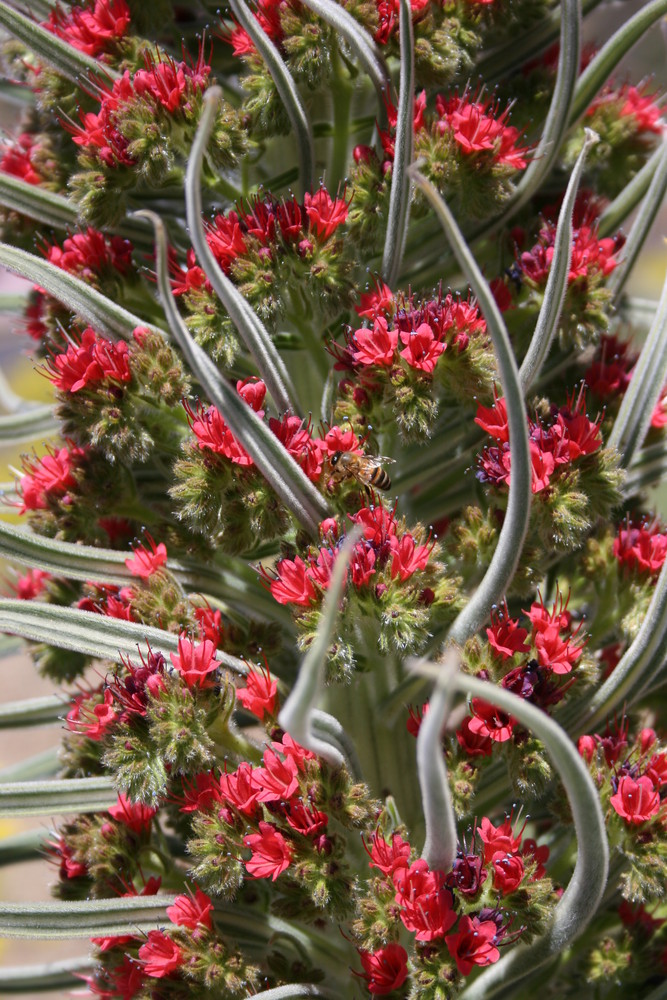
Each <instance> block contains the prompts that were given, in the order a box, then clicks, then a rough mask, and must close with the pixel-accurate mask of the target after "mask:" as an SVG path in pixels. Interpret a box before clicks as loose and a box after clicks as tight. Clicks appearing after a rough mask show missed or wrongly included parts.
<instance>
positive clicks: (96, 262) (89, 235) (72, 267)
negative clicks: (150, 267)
mask: <svg viewBox="0 0 667 1000" xmlns="http://www.w3.org/2000/svg"><path fill="white" fill-rule="evenodd" d="M132 249H133V247H132V244H131V243H130V241H129V240H125V239H123V237H122V236H106V235H105V234H104V233H100V232H98V230H96V229H93V228H92V227H91V226H88V228H87V229H86V231H85V233H74V234H73V235H72V236H68V237H67V239H66V240H65V241H64V243H63V245H62V247H60V246H58V244H57V243H54V244H48V243H45V244H44V253H45V255H46V259H47V260H48V262H49V263H50V264H54V265H55V266H56V267H59V268H61V270H63V271H67V273H68V274H74V275H76V277H77V278H81V280H82V281H87V282H88V283H89V284H92V285H94V284H97V279H98V278H103V277H105V276H107V275H114V274H115V275H121V276H122V277H125V276H126V275H128V274H129V273H130V271H131V270H132V267H133V264H132Z"/></svg>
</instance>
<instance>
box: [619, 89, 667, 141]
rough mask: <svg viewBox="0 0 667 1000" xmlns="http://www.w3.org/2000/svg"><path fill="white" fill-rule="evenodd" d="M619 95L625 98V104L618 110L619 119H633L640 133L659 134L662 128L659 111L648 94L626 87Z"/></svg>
mask: <svg viewBox="0 0 667 1000" xmlns="http://www.w3.org/2000/svg"><path fill="white" fill-rule="evenodd" d="M621 95H622V96H623V97H624V98H625V103H624V104H623V106H622V108H621V110H620V117H621V118H630V117H632V118H634V119H635V122H636V123H637V129H638V130H639V131H641V132H655V133H656V134H660V132H661V131H662V126H661V122H660V116H661V110H660V107H659V106H658V105H657V104H655V103H654V101H653V98H652V97H651V95H649V94H642V92H641V90H639V89H638V88H637V87H627V88H623V89H622V90H621Z"/></svg>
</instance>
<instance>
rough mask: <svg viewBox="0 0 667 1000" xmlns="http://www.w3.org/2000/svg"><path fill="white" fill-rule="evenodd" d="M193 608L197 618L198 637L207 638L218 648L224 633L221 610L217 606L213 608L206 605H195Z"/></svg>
mask: <svg viewBox="0 0 667 1000" xmlns="http://www.w3.org/2000/svg"><path fill="white" fill-rule="evenodd" d="M193 610H194V616H195V618H196V619H197V625H198V626H199V634H200V637H201V638H202V639H208V640H209V641H210V642H212V643H213V645H214V646H215V648H216V649H218V648H219V646H220V645H221V643H222V639H223V636H224V633H225V628H224V625H223V624H222V612H221V611H220V609H219V608H216V609H215V610H213V608H211V607H209V606H208V605H206V607H201V606H199V607H195V608H194V609H193Z"/></svg>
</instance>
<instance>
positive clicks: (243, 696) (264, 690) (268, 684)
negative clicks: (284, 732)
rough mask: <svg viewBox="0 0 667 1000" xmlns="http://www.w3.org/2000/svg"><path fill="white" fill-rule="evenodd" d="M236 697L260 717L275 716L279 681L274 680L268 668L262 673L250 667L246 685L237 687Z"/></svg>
mask: <svg viewBox="0 0 667 1000" xmlns="http://www.w3.org/2000/svg"><path fill="white" fill-rule="evenodd" d="M236 698H237V700H238V701H240V702H241V704H242V705H243V707H244V708H246V709H247V710H248V711H249V712H252V714H253V715H256V716H257V718H258V719H263V718H264V716H265V715H270V716H274V715H275V714H276V706H277V703H278V682H277V681H274V680H272V678H271V675H270V674H269V671H268V670H267V669H266V668H264V669H263V670H262V672H261V673H257V671H256V670H253V669H250V670H249V671H248V673H247V675H246V686H245V687H242V688H237V689H236Z"/></svg>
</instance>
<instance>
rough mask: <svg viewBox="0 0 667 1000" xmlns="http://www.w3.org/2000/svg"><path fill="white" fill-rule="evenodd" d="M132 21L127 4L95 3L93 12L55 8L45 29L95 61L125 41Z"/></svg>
mask: <svg viewBox="0 0 667 1000" xmlns="http://www.w3.org/2000/svg"><path fill="white" fill-rule="evenodd" d="M130 20H131V15H130V9H129V7H128V6H127V3H126V2H125V0H95V6H94V8H93V9H92V10H91V9H89V8H85V7H83V8H82V7H73V8H72V9H71V10H69V11H65V10H63V9H62V7H55V8H54V9H53V10H52V11H51V13H50V14H49V20H48V21H46V22H43V25H42V26H43V27H44V28H47V29H48V30H49V31H52V32H53V34H54V35H57V36H58V37H59V38H63V39H64V40H65V41H66V42H68V43H69V44H70V45H73V46H74V48H75V49H78V50H79V51H80V52H85V54H86V55H88V56H93V57H95V56H97V55H100V54H101V53H103V52H107V51H108V50H109V49H110V48H111V47H112V46H113V45H114V44H115V43H116V42H118V41H119V40H120V39H121V38H124V37H125V35H126V34H127V29H128V27H129V24H130Z"/></svg>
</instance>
